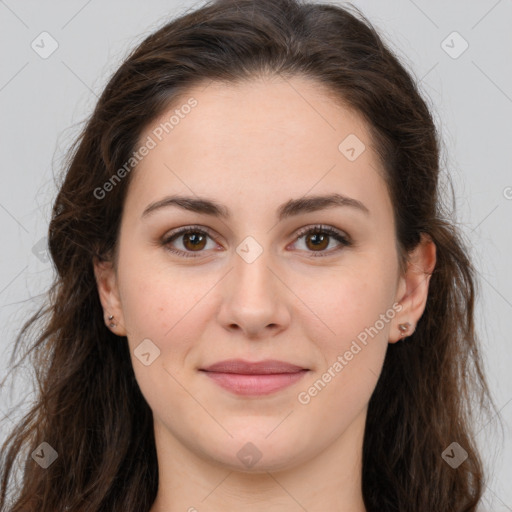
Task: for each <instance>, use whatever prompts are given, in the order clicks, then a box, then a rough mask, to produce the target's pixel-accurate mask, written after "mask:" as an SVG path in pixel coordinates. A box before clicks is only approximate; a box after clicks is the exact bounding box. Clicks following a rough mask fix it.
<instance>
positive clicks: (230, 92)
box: [129, 77, 389, 213]
mask: <svg viewBox="0 0 512 512" xmlns="http://www.w3.org/2000/svg"><path fill="white" fill-rule="evenodd" d="M191 104H194V105H195V106H194V107H192V108H190V107H187V108H185V107H184V106H186V105H191ZM148 137H150V138H151V139H152V140H153V141H154V142H155V146H154V148H153V149H151V150H150V151H149V153H148V154H147V156H145V157H144V158H143V159H142V160H141V162H140V163H139V164H138V165H137V169H136V171H135V172H134V176H133V182H132V184H131V186H130V188H131V189H135V190H136V192H137V193H136V194H132V197H131V200H132V201H135V202H138V203H142V202H144V201H146V202H147V201H148V200H154V199H155V198H156V197H157V196H158V195H163V194H165V193H175V192H177V193H187V195H190V194H191V193H192V194H197V195H203V194H204V195H208V196H210V197H218V198H219V199H222V202H226V201H224V200H225V199H226V200H229V198H231V199H230V202H231V203H232V204H234V202H235V200H236V198H237V197H238V198H239V199H240V200H241V202H240V205H241V207H243V205H244V204H245V205H247V206H249V204H250V203H247V202H245V200H254V201H257V202H258V204H259V205H260V206H261V205H262V204H263V203H265V204H266V205H267V206H268V207H269V208H272V204H273V203H274V202H276V203H277V202H279V203H281V202H282V200H286V199H289V198H290V197H299V196H303V195H306V194H307V193H308V192H309V191H311V193H324V192H333V191H339V192H340V193H343V194H346V195H351V196H353V197H355V198H356V199H360V200H363V198H365V197H366V199H367V200H371V201H372V202H374V203H375V202H376V201H377V199H378V197H377V196H379V195H380V196H382V194H386V190H385V188H384V183H383V180H382V179H381V177H380V176H379V173H381V172H382V171H381V170H380V166H379V163H378V161H377V158H376V154H375V152H374V151H373V149H372V147H371V145H372V141H371V140H370V137H369V133H368V131H367V128H366V125H365V123H364V121H363V119H362V118H361V117H360V116H359V115H358V114H357V113H356V112H354V111H353V110H351V109H349V108H347V107H346V106H345V105H344V104H343V103H342V102H341V101H335V98H334V96H333V95H332V94H331V93H330V92H329V91H328V90H327V89H326V88H324V87H323V86H322V85H321V84H319V83H317V82H315V81H313V80H311V79H308V78H300V77H293V78H289V79H283V78H280V77H273V78H267V79H257V80H256V79H255V80H252V81H248V82H241V83H237V84H225V83H219V82H209V83H202V84H200V85H198V86H195V87H192V88H190V89H189V90H188V91H187V92H186V93H185V94H183V95H181V96H180V98H179V99H178V100H176V101H175V102H174V103H173V105H172V106H171V107H170V108H168V109H167V110H166V111H165V112H164V113H162V115H160V116H159V117H158V118H157V119H156V120H154V121H153V122H152V123H151V124H150V125H149V126H147V127H146V129H145V130H144V131H143V133H142V135H141V138H140V141H141V142H143V141H146V140H148ZM352 149H354V151H355V156H356V158H355V159H354V151H352ZM347 150H348V151H349V152H348V153H347ZM349 157H350V158H349ZM269 189H272V191H271V193H270V192H269ZM129 195H130V194H129ZM134 195H135V197H134ZM242 196H243V197H242ZM242 199H243V200H242ZM386 199H387V198H386V197H381V198H380V200H381V202H382V203H383V204H382V205H380V208H381V209H384V208H386V206H389V205H386V204H384V203H385V202H386ZM377 206H378V205H377ZM142 208H143V206H142V205H139V209H142ZM381 213H384V212H383V211H382V212H381Z"/></svg>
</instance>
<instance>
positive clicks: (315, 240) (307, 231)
mask: <svg viewBox="0 0 512 512" xmlns="http://www.w3.org/2000/svg"><path fill="white" fill-rule="evenodd" d="M207 238H210V239H212V242H213V234H212V233H210V232H209V231H207V230H205V228H200V227H194V226H189V227H186V228H183V229H180V230H178V231H175V232H174V233H171V235H169V236H168V237H166V238H165V239H164V240H163V241H162V245H164V246H165V247H166V249H167V250H168V251H170V252H172V253H174V254H177V255H179V256H183V257H186V258H190V257H192V258H194V257H198V256H199V255H197V256H196V255H195V254H193V253H201V252H204V251H203V249H205V248H206V247H205V245H206V240H207ZM302 238H304V239H305V245H306V251H308V249H311V248H313V249H312V250H309V251H308V252H311V253H313V254H311V256H313V257H317V256H326V255H329V254H331V253H332V252H338V251H339V250H340V248H338V249H335V250H330V251H328V252H327V251H325V249H326V248H327V247H328V246H329V242H330V239H335V240H336V241H337V242H339V245H341V247H348V246H350V245H352V242H351V241H350V239H349V238H348V236H345V235H344V234H343V233H342V232H341V231H338V230H337V229H334V228H332V227H330V226H313V227H309V228H304V229H302V230H300V231H299V232H298V233H297V236H296V238H295V241H298V240H300V239H302ZM178 239H182V241H181V244H182V246H183V248H184V250H182V249H176V248H175V247H172V245H171V242H173V241H174V240H178ZM214 245H215V244H214ZM326 252H327V254H326ZM315 253H317V254H315Z"/></svg>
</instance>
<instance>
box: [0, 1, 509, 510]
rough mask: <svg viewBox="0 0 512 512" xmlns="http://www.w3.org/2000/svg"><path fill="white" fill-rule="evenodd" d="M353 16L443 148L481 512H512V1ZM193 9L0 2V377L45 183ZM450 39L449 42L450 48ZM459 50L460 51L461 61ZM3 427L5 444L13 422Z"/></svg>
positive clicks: (20, 311) (30, 280)
mask: <svg viewBox="0 0 512 512" xmlns="http://www.w3.org/2000/svg"><path fill="white" fill-rule="evenodd" d="M326 3H327V2H326ZM329 3H341V2H329ZM353 4H354V5H356V6H358V7H359V8H360V9H361V10H362V11H363V13H365V14H366V16H367V17H368V18H369V19H370V20H371V21H372V22H373V24H374V25H375V26H376V27H377V29H378V30H379V32H380V34H381V35H382V36H383V37H384V39H385V40H386V41H387V43H388V44H389V45H390V46H391V48H392V49H394V50H395V52H396V53H397V54H398V55H399V57H400V58H401V60H402V62H403V63H404V64H405V65H406V67H407V68H408V69H409V70H410V72H411V73H413V75H414V76H415V77H416V79H417V80H418V82H420V85H421V90H422V92H423V94H424V96H425V97H426V98H427V101H429V103H430V105H431V108H432V109H433V112H434V116H435V119H436V123H437V125H438V127H439V130H440V131H441V134H442V137H443V139H444V148H443V159H444V166H445V167H446V168H447V169H449V173H450V174H451V176H452V179H453V181H454V185H455V191H456V199H457V203H456V207H457V220H458V224H459V225H460V228H461V229H462V231H463V233H464V234H465V236H466V237H467V240H468V241H469V242H470V243H471V246H472V256H473V259H474V263H475V266H476V268H477V270H478V276H479V278H480V284H481V286H480V295H479V299H478V304H477V326H478V329H479V333H480V336H481V339H482V352H483V357H484V362H485V368H486V370H487V375H488V379H489V382H490V385H491V388H492V392H493V395H494V398H495V401H496V404H497V406H498V408H499V409H500V411H501V413H500V414H501V416H502V418H503V422H504V425H505V438H504V441H503V438H502V437H501V436H497V435H496V432H495V424H496V419H494V420H491V421H490V422H488V423H487V422H485V421H483V420H482V423H481V424H479V425H477V430H478V432H479V433H478V442H479V444H480V446H481V448H482V451H483V456H484V458H485V462H486V464H487V466H488V468H489V470H490V471H491V476H490V481H489V483H488V486H487V487H486V493H485V500H484V506H483V507H482V510H492V511H493V512H494V511H512V488H511V486H510V482H511V481H512V439H511V438H512V436H511V425H512V403H511V401H512V376H511V375H512V372H511V362H512V348H511V344H510V334H509V333H510V332H511V330H512V273H511V271H510V266H509V254H510V251H511V249H512V234H511V233H512V230H511V228H510V220H511V218H512V172H511V171H512V170H511V161H510V156H509V155H510V153H509V152H508V151H507V143H508V144H510V141H511V138H512V122H511V118H512V72H511V64H510V63H511V62H512V59H511V57H512V55H511V54H512V31H511V30H510V26H511V22H512V1H510V0H499V1H496V0H485V1H472V2H468V1H463V0H458V1H451V2H450V3H449V4H448V2H445V1H441V0H436V1H429V2H427V1H426V0H414V1H413V0H393V1H391V0H385V1H382V0H381V1H377V0H374V1H362V0H360V1H357V0H354V2H353ZM199 5H202V3H201V2H190V1H187V2H185V1H181V2H180V1H163V0H151V1H147V0H144V1H142V0H130V1H120V0H117V1H109V2H106V1H103V2H100V1H99V0H89V1H87V0H67V1H64V0H52V1H51V2H50V1H47V2H41V1H36V0H25V1H17V0H5V1H1V0H0V34H1V35H0V37H1V45H0V55H1V63H2V64H1V66H0V108H1V118H0V119H1V121H0V141H1V165H0V176H1V187H0V226H1V229H2V240H1V247H2V251H1V258H2V264H1V265H0V326H1V337H0V350H1V352H2V354H4V356H5V357H3V358H1V359H0V361H1V362H0V370H1V372H2V373H1V375H2V376H3V375H4V374H5V371H6V369H7V366H8V355H9V354H10V351H11V348H12V344H13V341H14V339H15V334H16V333H17V331H18V329H19V327H20V326H21V323H22V321H24V320H25V319H26V318H27V317H28V315H29V313H31V312H33V311H34V310H35V309H36V306H37V305H39V304H40V303H41V297H40V296H39V295H38V294H41V293H43V292H44V291H45V289H46V287H47V286H48V285H49V283H50V281H51V278H52V267H51V265H50V263H49V262H48V261H47V259H46V257H45V256H46V254H45V252H44V244H45V240H44V237H45V235H46V230H47V225H48V221H49V217H50V211H51V205H52V201H53V199H54V196H55V185H54V181H53V180H54V173H57V172H58V171H60V169H61V163H62V158H63V156H64V152H65V150H66V149H67V148H68V147H69V145H70V143H71V142H72V141H73V139H74V138H75V137H76V136H77V135H78V131H79V129H80V127H81V122H82V121H83V120H84V119H85V117H86V116H87V115H89V113H90V112H91V110H92V108H93V107H94V104H95V102H96V100H97V96H98V95H99V94H100V92H101V90H102V88H103V87H104V86H105V85H106V81H107V79H108V78H109V76H110V75H111V74H112V73H113V72H114V70H115V69H116V68H117V67H118V65H119V64H120V63H121V60H122V59H123V58H124V57H125V56H126V54H127V52H128V51H129V50H130V49H131V48H133V47H134V46H135V45H136V44H137V43H138V42H140V41H141V40H142V39H143V38H144V37H145V36H146V35H148V34H149V33H151V32H152V31H153V30H155V29H156V28H157V27H159V26H161V25H162V24H163V23H165V21H166V20H167V19H169V18H171V17H174V16H177V15H180V14H182V13H184V12H185V11H187V10H189V9H193V8H194V7H196V6H199ZM44 31H46V32H48V33H49V34H51V37H52V38H53V39H54V40H55V41H57V43H58V48H57V50H56V51H55V52H54V53H53V54H52V55H50V56H49V57H47V58H42V57H41V56H40V54H38V53H36V51H35V50H34V49H33V48H32V47H31V44H32V42H33V41H35V43H34V45H35V44H39V45H40V48H38V51H39V52H42V51H44V49H43V48H41V46H42V43H41V42H40V41H41V38H42V37H46V38H47V39H45V47H44V48H45V50H46V51H47V50H48V49H50V48H51V46H50V44H51V41H50V39H49V38H48V36H40V34H41V33H42V32H44ZM454 31H456V32H458V34H460V36H458V35H455V36H454V35H450V34H452V33H453V32H454ZM464 40H465V41H467V44H468V45H469V46H468V48H467V49H466V51H464V52H463V53H461V54H460V55H459V53H460V52H461V50H462V49H463V48H464V44H465V43H464ZM443 41H445V42H444V43H443ZM450 53H451V55H450ZM455 57H456V58H455ZM41 239H43V240H42V242H40V241H41ZM38 243H39V245H38ZM34 246H35V247H36V249H34ZM38 247H39V248H40V247H43V250H42V251H41V250H39V251H38V250H37V248H38ZM24 378H25V379H26V377H24ZM21 398H24V400H26V401H27V402H28V400H30V388H29V386H28V385H27V384H26V380H25V381H24V380H23V378H22V379H21V380H19V381H18V382H17V384H16V388H15V389H14V391H13V392H12V393H11V392H7V391H4V393H3V394H2V396H1V400H0V416H4V415H5V414H9V415H10V418H11V419H13V420H14V419H15V418H17V417H18V416H19V414H14V413H13V412H12V411H10V409H11V407H12V406H13V404H15V403H17V402H16V400H19V399H21ZM9 421H11V420H9ZM3 425H4V431H3V432H1V433H0V434H1V435H0V437H1V440H2V441H3V439H4V436H5V434H6V428H5V427H6V426H9V425H10V423H9V422H7V423H3ZM497 432H498V433H499V431H497ZM507 482H508V485H507Z"/></svg>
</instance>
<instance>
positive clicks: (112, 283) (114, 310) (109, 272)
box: [93, 257, 126, 336]
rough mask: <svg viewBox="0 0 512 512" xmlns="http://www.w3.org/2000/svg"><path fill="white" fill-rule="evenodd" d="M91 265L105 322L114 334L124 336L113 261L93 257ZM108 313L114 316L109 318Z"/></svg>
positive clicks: (121, 310)
mask: <svg viewBox="0 0 512 512" xmlns="http://www.w3.org/2000/svg"><path fill="white" fill-rule="evenodd" d="M93 267H94V275H95V277H96V285H97V287H98V294H99V296H100V301H101V305H102V306H103V316H104V319H105V324H106V326H107V327H108V328H109V329H110V330H111V331H112V332H113V333H114V334H117V335H118V336H126V329H125V327H124V326H125V322H124V316H123V308H122V304H121V298H120V295H119V289H118V286H117V275H116V271H115V268H114V266H113V263H112V262H110V261H99V260H98V259H97V258H96V257H95V258H94V259H93ZM110 315H112V316H113V317H114V318H113V319H112V320H109V316H110ZM110 323H114V324H115V327H111V326H110Z"/></svg>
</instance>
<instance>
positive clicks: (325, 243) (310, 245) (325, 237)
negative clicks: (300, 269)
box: [296, 226, 352, 257]
mask: <svg viewBox="0 0 512 512" xmlns="http://www.w3.org/2000/svg"><path fill="white" fill-rule="evenodd" d="M301 238H304V242H305V244H304V245H305V246H306V249H305V250H306V252H309V253H310V256H313V257H315V256H329V255H331V254H333V253H337V252H339V251H340V250H341V248H343V247H349V246H351V245H352V242H351V240H350V239H349V237H348V236H345V235H344V234H343V233H342V232H341V231H338V230H337V229H334V228H332V227H330V226H313V227H312V228H311V227H310V228H305V229H302V230H301V231H300V232H299V233H298V234H297V238H296V240H297V241H298V240H300V239H301ZM331 239H334V240H336V241H337V242H338V248H334V249H333V250H330V251H326V250H325V249H327V247H329V243H330V241H331Z"/></svg>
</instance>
